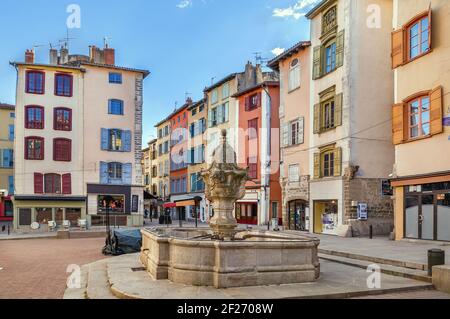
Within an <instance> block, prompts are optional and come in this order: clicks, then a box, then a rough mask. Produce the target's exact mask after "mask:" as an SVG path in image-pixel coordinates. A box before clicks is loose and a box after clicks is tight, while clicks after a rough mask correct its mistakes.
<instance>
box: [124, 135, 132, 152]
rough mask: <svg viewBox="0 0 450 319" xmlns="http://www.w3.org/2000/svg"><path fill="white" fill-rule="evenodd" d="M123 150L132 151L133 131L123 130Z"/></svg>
mask: <svg viewBox="0 0 450 319" xmlns="http://www.w3.org/2000/svg"><path fill="white" fill-rule="evenodd" d="M122 139H123V141H122V142H123V144H122V147H123V151H124V152H131V131H122Z"/></svg>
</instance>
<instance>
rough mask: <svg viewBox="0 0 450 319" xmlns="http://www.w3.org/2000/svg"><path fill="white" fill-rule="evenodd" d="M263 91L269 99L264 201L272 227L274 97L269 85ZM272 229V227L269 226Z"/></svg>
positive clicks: (264, 85)
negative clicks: (271, 176)
mask: <svg viewBox="0 0 450 319" xmlns="http://www.w3.org/2000/svg"><path fill="white" fill-rule="evenodd" d="M262 88H263V90H264V92H265V93H266V95H267V98H268V100H267V101H268V103H267V105H266V106H267V109H266V115H265V116H266V119H267V126H268V127H267V141H266V144H267V145H266V147H267V154H266V156H267V157H266V159H267V161H266V162H265V163H264V171H265V174H264V183H263V188H264V200H265V201H266V204H267V202H268V204H267V208H266V209H267V225H268V226H269V225H270V196H268V195H267V190H268V189H270V183H269V181H270V166H271V155H272V150H271V147H272V97H271V96H270V92H269V89H268V87H267V84H266V83H264V84H263V87H262ZM269 227H270V226H269Z"/></svg>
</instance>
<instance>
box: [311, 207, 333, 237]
mask: <svg viewBox="0 0 450 319" xmlns="http://www.w3.org/2000/svg"><path fill="white" fill-rule="evenodd" d="M337 226H338V201H337V200H331V201H330V200H328V201H314V233H316V234H331V235H334V234H335V233H336V229H337Z"/></svg>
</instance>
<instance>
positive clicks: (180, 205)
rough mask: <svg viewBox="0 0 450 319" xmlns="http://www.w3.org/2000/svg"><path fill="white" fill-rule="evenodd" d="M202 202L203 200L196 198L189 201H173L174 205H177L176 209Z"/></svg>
mask: <svg viewBox="0 0 450 319" xmlns="http://www.w3.org/2000/svg"><path fill="white" fill-rule="evenodd" d="M202 200H203V199H202V198H201V197H199V196H198V197H194V198H190V199H184V200H179V201H175V204H176V205H177V206H176V207H186V206H196V205H197V204H198V203H199V202H201V201H202Z"/></svg>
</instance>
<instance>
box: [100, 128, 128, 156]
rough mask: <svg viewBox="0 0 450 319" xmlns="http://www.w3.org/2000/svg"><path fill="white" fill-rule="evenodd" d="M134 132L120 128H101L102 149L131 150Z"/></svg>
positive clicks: (113, 150) (114, 150)
mask: <svg viewBox="0 0 450 319" xmlns="http://www.w3.org/2000/svg"><path fill="white" fill-rule="evenodd" d="M131 139H132V132H131V131H123V130H120V129H104V128H102V129H101V149H102V150H104V151H112V152H131V148H132V144H131Z"/></svg>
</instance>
